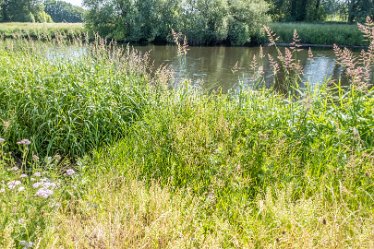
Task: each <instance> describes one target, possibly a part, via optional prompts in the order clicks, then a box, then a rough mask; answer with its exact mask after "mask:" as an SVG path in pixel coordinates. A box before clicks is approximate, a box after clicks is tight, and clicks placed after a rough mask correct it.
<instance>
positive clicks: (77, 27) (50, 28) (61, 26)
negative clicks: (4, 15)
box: [0, 22, 85, 40]
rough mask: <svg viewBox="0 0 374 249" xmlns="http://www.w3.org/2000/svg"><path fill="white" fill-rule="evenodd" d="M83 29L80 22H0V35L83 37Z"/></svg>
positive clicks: (16, 37)
mask: <svg viewBox="0 0 374 249" xmlns="http://www.w3.org/2000/svg"><path fill="white" fill-rule="evenodd" d="M84 35H85V29H84V27H83V24H82V23H15V22H11V23H0V37H3V38H13V39H19V38H32V39H39V40H49V39H52V38H57V37H68V38H75V37H83V36H84Z"/></svg>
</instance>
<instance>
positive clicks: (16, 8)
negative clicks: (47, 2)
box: [0, 0, 52, 22]
mask: <svg viewBox="0 0 374 249" xmlns="http://www.w3.org/2000/svg"><path fill="white" fill-rule="evenodd" d="M0 10H1V14H0V20H1V21H3V22H51V21H52V19H51V17H50V16H49V15H48V14H47V13H45V11H44V5H43V1H42V0H0Z"/></svg>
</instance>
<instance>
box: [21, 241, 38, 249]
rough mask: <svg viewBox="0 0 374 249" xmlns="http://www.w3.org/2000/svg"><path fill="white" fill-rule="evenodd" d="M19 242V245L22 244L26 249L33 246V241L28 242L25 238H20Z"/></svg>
mask: <svg viewBox="0 0 374 249" xmlns="http://www.w3.org/2000/svg"><path fill="white" fill-rule="evenodd" d="M19 244H20V245H21V246H23V249H28V248H31V247H33V246H34V243H33V242H31V241H30V242H28V241H25V240H21V241H20V242H19Z"/></svg>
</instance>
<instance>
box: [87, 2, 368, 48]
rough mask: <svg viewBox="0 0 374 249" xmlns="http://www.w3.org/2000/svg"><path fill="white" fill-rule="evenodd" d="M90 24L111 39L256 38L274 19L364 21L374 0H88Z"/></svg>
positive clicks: (205, 41) (202, 41)
mask: <svg viewBox="0 0 374 249" xmlns="http://www.w3.org/2000/svg"><path fill="white" fill-rule="evenodd" d="M84 5H85V6H86V7H87V9H88V11H87V15H86V19H85V21H86V23H87V27H88V28H89V29H90V30H91V31H93V32H98V33H99V34H100V35H101V36H104V37H107V38H109V39H115V40H118V41H126V42H140V43H148V42H155V43H165V42H171V41H172V40H173V37H171V30H172V29H173V30H175V31H176V32H181V33H183V34H185V35H186V36H187V37H188V42H189V43H190V44H192V45H216V44H222V43H224V44H227V45H244V44H258V43H259V42H260V41H259V39H263V37H264V36H263V34H260V33H261V31H260V28H261V27H262V25H263V24H266V23H268V22H270V21H276V22H324V21H326V20H329V19H331V18H332V17H334V18H335V19H337V20H335V21H340V22H361V21H364V20H365V18H366V17H367V16H371V17H373V18H374V0H85V1H84Z"/></svg>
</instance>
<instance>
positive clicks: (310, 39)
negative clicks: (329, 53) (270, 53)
mask: <svg viewBox="0 0 374 249" xmlns="http://www.w3.org/2000/svg"><path fill="white" fill-rule="evenodd" d="M269 26H270V27H271V28H272V29H273V31H274V32H275V33H276V34H277V35H278V36H279V40H278V42H279V43H286V44H289V43H291V42H292V37H293V33H294V31H295V30H297V32H298V34H299V36H300V37H302V43H304V44H314V45H333V44H339V45H341V46H367V45H368V44H369V43H368V41H367V40H366V39H365V38H364V36H363V35H362V33H361V32H360V30H359V29H358V28H357V25H353V24H341V23H340V24H330V23H321V24H318V23H272V24H271V25H269Z"/></svg>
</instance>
